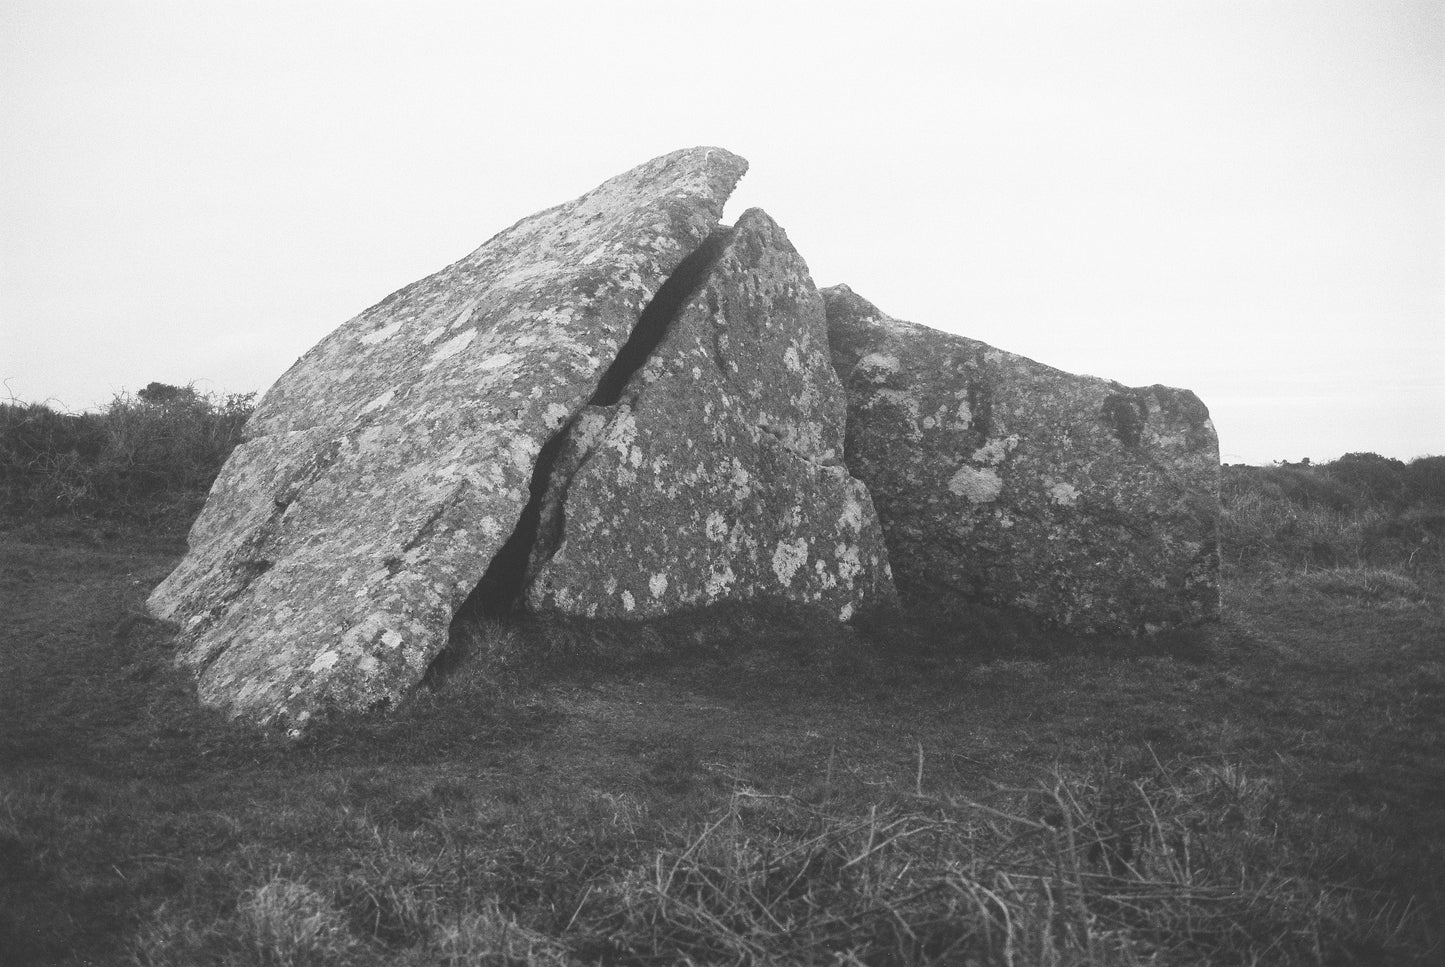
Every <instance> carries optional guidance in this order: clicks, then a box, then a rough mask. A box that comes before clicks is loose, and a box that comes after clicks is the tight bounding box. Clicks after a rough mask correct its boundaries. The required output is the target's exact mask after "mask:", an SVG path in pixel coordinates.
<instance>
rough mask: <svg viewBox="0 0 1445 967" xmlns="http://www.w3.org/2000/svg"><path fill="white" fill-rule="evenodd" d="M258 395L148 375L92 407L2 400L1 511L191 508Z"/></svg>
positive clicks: (125, 512) (130, 513) (160, 512)
mask: <svg viewBox="0 0 1445 967" xmlns="http://www.w3.org/2000/svg"><path fill="white" fill-rule="evenodd" d="M255 396H256V394H255V393H238V394H229V395H225V396H218V395H216V394H213V393H202V392H200V391H198V390H196V389H195V387H194V386H170V385H167V384H165V383H151V384H150V385H148V386H146V387H145V388H144V389H142V390H140V391H139V392H137V393H135V394H134V395H132V394H130V393H122V394H120V395H118V396H116V397H115V398H114V399H113V400H111V402H110V405H109V406H107V407H106V408H105V409H104V410H101V411H99V412H95V413H59V412H56V411H55V410H52V409H51V408H50V407H48V406H45V405H43V404H40V403H0V510H3V512H5V513H7V514H10V515H24V516H48V515H53V514H77V515H82V516H90V517H106V518H116V517H122V518H124V517H131V518H144V519H154V518H159V517H163V516H166V515H171V514H173V513H174V512H175V511H176V510H178V509H182V508H181V507H178V505H183V508H184V509H191V510H193V509H195V508H196V507H198V506H199V502H200V499H201V498H202V497H203V496H204V494H205V493H206V491H208V490H209V489H210V486H211V483H212V482H213V481H214V480H215V479H216V475H217V474H218V473H219V472H220V470H221V466H222V465H223V464H224V463H225V461H226V458H227V457H228V456H230V454H231V451H232V450H233V449H235V447H236V444H237V443H239V442H240V441H241V434H242V428H243V427H244V426H245V423H246V419H247V418H248V417H249V416H250V415H251V411H252V409H253V403H254V401H255Z"/></svg>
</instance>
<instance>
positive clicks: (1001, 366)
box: [824, 286, 1219, 634]
mask: <svg viewBox="0 0 1445 967" xmlns="http://www.w3.org/2000/svg"><path fill="white" fill-rule="evenodd" d="M824 297H825V300H826V303H827V315H828V326H829V336H830V340H831V343H832V352H833V361H834V365H835V366H836V367H837V369H838V372H839V373H840V374H841V375H842V377H843V383H844V386H845V388H846V390H847V394H848V433H847V444H846V461H847V465H848V468H849V470H851V471H852V473H853V474H854V475H855V476H857V477H858V478H859V479H861V480H862V481H863V482H864V483H866V484H867V485H868V488H869V490H870V491H871V492H872V495H873V500H874V503H875V505H876V507H877V509H878V514H879V517H880V518H881V519H882V521H883V527H884V530H885V531H886V533H887V535H888V548H889V555H890V559H891V562H892V565H893V570H894V573H895V575H896V577H897V580H898V586H899V589H900V590H901V591H902V592H904V593H905V594H909V593H914V594H949V593H952V594H964V595H967V596H969V597H972V598H975V599H980V600H984V601H988V602H992V603H996V604H1001V605H1007V606H1013V607H1019V608H1022V609H1025V610H1027V611H1029V612H1032V613H1034V614H1036V615H1039V616H1041V617H1043V618H1045V619H1046V620H1048V621H1050V622H1053V623H1056V624H1058V625H1062V626H1065V627H1067V628H1070V629H1074V630H1077V631H1081V632H1111V633H1119V632H1122V633H1127V634H1133V633H1140V632H1147V631H1152V630H1157V629H1160V628H1163V627H1168V626H1171V625H1178V624H1184V623H1190V622H1195V621H1200V620H1204V619H1207V618H1210V617H1212V616H1214V615H1215V614H1216V613H1217V611H1218V607H1219V585H1218V577H1219V573H1218V572H1219V555H1218V545H1217V528H1218V519H1219V447H1218V441H1217V439H1216V436H1215V433H1214V427H1213V425H1212V424H1211V423H1210V420H1209V411H1208V410H1207V409H1206V408H1205V406H1204V404H1203V403H1201V402H1200V401H1199V399H1198V397H1196V396H1195V395H1194V394H1193V393H1191V392H1189V391H1188V390H1178V389H1170V388H1168V387H1164V386H1150V387H1144V388H1132V389H1131V388H1129V387H1125V386H1122V385H1120V384H1118V383H1113V382H1109V381H1107V380H1103V379H1097V378H1094V377H1090V376H1075V375H1072V374H1069V373H1064V372H1061V371H1060V370H1057V369H1053V368H1051V367H1049V366H1044V365H1042V364H1040V363H1036V362H1034V361H1033V360H1030V359H1025V358H1024V357H1022V356H1015V355H1013V354H1011V353H1006V352H1003V351H1001V350H998V349H995V348H993V347H991V346H988V345H986V344H984V343H981V342H978V341H976V340H973V339H966V338H964V337H961V336H954V335H950V334H947V333H943V332H939V331H937V330H934V329H929V328H927V327H924V326H919V325H914V324H912V323H907V322H901V321H898V320H896V319H892V318H889V317H888V316H886V315H885V314H883V313H882V312H880V311H879V310H878V309H877V308H876V307H874V306H873V305H871V304H870V303H869V302H867V301H866V300H864V299H861V298H859V297H858V296H857V295H855V294H854V293H853V292H852V291H851V290H849V289H848V288H847V287H846V286H838V287H835V288H832V289H826V290H824Z"/></svg>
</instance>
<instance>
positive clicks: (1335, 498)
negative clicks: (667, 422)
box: [0, 383, 1445, 568]
mask: <svg viewBox="0 0 1445 967" xmlns="http://www.w3.org/2000/svg"><path fill="white" fill-rule="evenodd" d="M255 398H256V394H255V393H233V394H228V395H217V394H213V393H202V392H200V391H198V390H196V389H195V388H194V386H172V385H169V384H165V383H151V384H150V385H148V386H146V387H145V388H144V389H142V390H140V391H138V392H136V393H135V394H130V393H122V394H119V395H117V396H116V397H115V398H114V399H113V400H112V401H111V403H110V405H109V406H108V407H106V408H105V409H104V410H102V411H100V412H97V413H75V414H72V413H60V412H56V411H55V410H53V409H51V408H49V407H47V406H45V405H44V404H40V403H28V404H26V403H0V511H3V512H5V513H7V514H8V515H11V516H22V517H48V516H55V515H72V516H82V517H94V518H97V519H101V520H139V521H147V522H151V523H157V522H161V521H164V520H168V519H169V520H184V519H186V518H187V517H188V516H189V515H190V514H193V513H194V512H195V511H196V510H198V509H199V506H200V504H201V502H202V501H203V500H204V497H205V494H206V492H207V491H208V490H209V489H210V486H211V484H212V482H213V481H214V480H215V478H216V475H217V474H218V473H219V472H220V470H221V466H222V464H224V463H225V461H226V458H227V457H229V456H230V454H231V451H232V450H233V449H235V447H236V444H238V443H239V442H240V441H241V431H242V428H243V427H244V425H245V422H246V419H247V418H248V417H249V416H250V415H251V412H252V410H253V409H254V404H255ZM1221 497H1222V499H1223V502H1224V516H1223V521H1222V528H1221V534H1220V539H1221V540H1220V543H1221V546H1222V547H1223V549H1224V558H1225V563H1226V564H1228V565H1235V566H1245V567H1248V566H1254V565H1258V564H1262V563H1268V562H1273V563H1276V564H1281V565H1288V566H1291V567H1299V566H1304V567H1340V566H1393V565H1400V564H1406V565H1411V566H1416V567H1431V568H1434V567H1440V566H1442V565H1445V456H1430V457H1420V458H1418V459H1416V460H1413V461H1411V462H1409V463H1405V462H1403V461H1401V460H1396V459H1393V458H1390V457H1382V456H1380V455H1378V454H1375V453H1349V454H1346V455H1345V456H1343V457H1340V458H1339V459H1338V460H1334V461H1331V462H1329V463H1318V464H1311V463H1310V462H1309V461H1308V460H1306V461H1303V462H1300V463H1277V464H1274V465H1272V466H1266V467H1254V466H1244V465H1226V466H1225V467H1224V472H1223V481H1222V487H1221ZM178 512H179V513H178Z"/></svg>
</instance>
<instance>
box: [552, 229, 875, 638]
mask: <svg viewBox="0 0 1445 967" xmlns="http://www.w3.org/2000/svg"><path fill="white" fill-rule="evenodd" d="M597 402H598V403H599V405H596V406H594V407H591V408H589V410H588V411H587V412H586V413H585V414H584V416H583V417H582V419H581V420H579V422H578V423H577V425H576V426H575V427H574V429H573V431H572V433H571V435H570V438H569V444H568V452H567V454H566V455H565V456H563V457H562V458H561V459H559V461H558V466H559V479H558V482H557V483H556V484H555V486H554V493H553V495H552V499H551V501H550V505H549V508H548V511H547V516H548V517H549V518H551V519H552V521H553V523H552V525H551V527H550V528H546V529H550V531H551V538H550V540H549V541H545V542H543V545H542V546H539V548H538V557H539V560H537V561H536V562H535V563H534V568H535V570H536V571H537V572H538V573H537V576H536V578H535V580H534V581H533V583H532V585H531V587H530V588H529V589H528V592H527V596H528V599H529V602H530V604H531V605H532V606H533V607H534V608H537V609H539V610H540V609H551V610H559V611H563V612H568V613H573V614H582V615H588V616H594V617H598V616H604V617H647V616H655V615H662V614H667V613H671V612H676V611H679V610H684V609H687V608H693V607H701V606H705V605H709V604H713V603H716V602H719V601H724V600H747V599H750V598H756V597H770V598H775V599H786V600H790V601H794V602H799V603H805V604H810V605H816V606H819V607H821V608H825V609H827V610H828V611H830V612H831V613H833V614H835V615H836V616H838V617H839V618H842V619H847V618H848V617H850V616H851V615H852V614H853V613H854V612H855V611H856V610H858V609H861V608H865V607H869V606H874V605H879V604H885V603H891V602H892V601H893V600H894V590H893V583H892V577H891V574H890V572H889V569H888V556H887V549H886V546H885V544H884V540H883V532H882V528H881V527H880V525H879V523H878V518H877V515H876V513H875V511H874V509H873V502H872V500H871V498H870V497H869V494H868V490H867V488H866V487H864V486H863V485H862V484H861V483H859V482H858V481H857V480H855V479H854V478H853V477H852V476H850V475H849V474H848V472H847V470H846V469H845V468H844V467H843V466H842V462H841V461H842V450H843V432H842V431H843V424H844V419H845V413H846V403H845V400H844V396H843V387H842V385H841V383H840V382H839V380H838V376H837V374H836V372H835V371H834V370H833V367H832V362H831V358H830V356H829V351H828V335H827V324H826V319H825V316H824V310H823V300H822V297H821V295H820V294H819V293H818V290H817V288H816V287H815V286H814V284H813V281H812V278H811V276H810V275H809V273H808V268H807V265H806V264H805V263H804V262H803V260H802V258H801V257H799V255H798V253H797V251H796V250H795V249H794V248H793V246H792V244H791V243H790V242H789V241H788V238H787V235H786V234H785V233H784V232H783V230H782V229H781V228H780V227H779V226H778V225H777V224H776V223H775V222H774V221H773V220H772V219H771V218H769V217H768V215H767V214H766V213H764V212H762V211H761V210H759V209H752V210H750V211H748V212H746V213H745V214H744V215H743V216H742V218H741V219H740V220H739V221H738V224H737V227H736V229H735V230H734V231H733V233H732V234H731V236H730V237H729V238H728V239H727V247H726V249H725V250H724V251H723V252H722V253H721V254H720V257H719V258H718V260H717V262H716V264H715V265H714V266H713V267H712V269H711V272H710V274H709V275H708V277H707V281H706V283H705V284H704V285H703V286H702V288H701V289H700V291H698V292H697V294H696V295H695V296H694V297H693V298H692V299H691V301H690V302H689V303H688V304H687V306H686V308H685V309H684V310H683V311H682V313H681V316H680V317H679V318H678V319H677V321H676V322H674V323H673V324H672V326H671V327H670V328H669V329H668V331H667V335H666V338H665V339H664V340H663V342H662V343H661V344H660V345H659V346H658V347H657V348H656V350H655V351H654V352H653V353H652V354H651V356H650V358H649V359H648V361H647V363H646V365H645V366H644V367H643V368H642V369H640V370H639V371H638V372H637V373H636V374H635V375H634V376H633V377H632V379H631V380H630V381H629V382H628V383H627V385H626V386H625V387H624V388H623V389H622V391H621V393H620V394H619V395H618V397H617V398H616V399H615V400H612V399H607V400H598V401H597Z"/></svg>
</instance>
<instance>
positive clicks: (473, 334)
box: [150, 148, 746, 729]
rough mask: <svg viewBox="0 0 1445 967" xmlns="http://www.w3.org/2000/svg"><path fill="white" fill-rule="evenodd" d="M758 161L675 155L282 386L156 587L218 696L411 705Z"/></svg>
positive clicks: (334, 342)
mask: <svg viewBox="0 0 1445 967" xmlns="http://www.w3.org/2000/svg"><path fill="white" fill-rule="evenodd" d="M745 169H746V162H744V161H743V160H742V159H741V158H739V157H737V156H735V155H733V154H730V153H728V152H726V151H723V150H721V149H718V148H694V149H690V150H686V151H678V152H674V153H672V154H669V155H666V156H664V157H661V158H658V159H655V160H654V161H650V162H648V163H647V164H644V165H641V166H639V167H637V168H635V169H633V170H632V171H629V172H627V173H625V174H623V175H619V176H618V177H616V178H613V179H611V180H610V181H607V182H606V183H604V184H603V185H601V186H600V187H598V188H597V189H595V190H593V191H591V192H588V193H587V194H586V195H583V196H582V197H581V198H578V199H577V200H575V201H573V202H569V203H567V204H564V205H559V206H557V207H555V208H552V209H549V210H547V211H544V212H541V213H539V214H537V215H533V216H531V217H530V218H527V219H524V220H522V221H521V222H518V223H517V224H516V225H514V226H513V227H511V228H509V229H507V230H506V231H504V232H502V233H501V234H499V235H497V236H496V237H495V238H493V239H492V240H490V241H489V242H487V243H486V244H484V245H482V247H481V248H479V249H477V250H476V251H475V252H473V253H472V254H471V255H468V256H467V257H465V258H463V259H462V260H460V261H458V262H456V263H454V264H452V265H450V266H448V267H446V268H445V269H442V270H441V271H440V272H437V273H436V274H434V275H431V276H429V277H427V278H426V279H423V280H421V281H420V282H416V283H414V284H412V285H409V286H407V287H406V288H404V289H402V290H400V291H398V292H396V293H394V294H392V295H391V296H389V297H388V298H386V299H385V300H383V301H382V302H381V303H379V304H378V305H376V306H373V307H372V308H370V309H368V310H366V311H365V312H363V313H362V314H361V315H359V316H357V317H356V318H355V319H352V320H351V321H350V322H348V323H346V324H344V325H343V326H341V327H340V328H339V329H337V330H336V331H335V332H333V333H332V334H331V335H330V336H328V337H327V338H326V339H324V340H323V341H322V342H321V343H320V344H319V345H317V346H316V347H315V348H314V349H312V350H311V351H310V352H308V353H307V354H306V355H305V356H303V357H302V358H301V359H300V360H299V361H298V362H297V363H296V364H295V365H294V366H293V367H292V368H291V369H290V370H289V371H288V372H287V373H286V374H285V375H284V376H282V377H281V379H280V380H279V381H278V382H277V383H276V385H275V386H274V387H273V388H272V389H271V391H270V392H269V393H267V394H266V397H265V399H263V400H262V402H261V404H260V406H259V407H258V408H257V411H256V413H255V415H254V416H253V418H252V420H251V422H250V423H249V424H248V427H247V434H248V440H247V442H245V443H243V444H242V445H241V447H239V448H238V449H237V451H236V452H235V454H234V455H233V457H232V458H231V460H230V462H229V463H228V464H227V465H226V467H225V469H224V471H223V472H222V474H221V476H220V478H219V479H218V480H217V481H216V484H215V487H214V488H213V490H212V492H211V496H210V498H209V500H208V501H207V504H206V508H205V511H204V512H203V513H202V515H201V517H200V519H199V520H198V521H197V522H196V525H195V527H194V528H193V529H192V532H191V537H190V546H191V550H190V553H189V554H188V555H187V557H186V558H185V560H184V561H183V562H182V563H181V565H180V566H179V567H178V568H177V569H176V571H175V572H174V573H173V574H172V575H171V576H170V577H169V578H167V579H166V581H164V582H163V583H162V584H161V585H160V586H159V587H158V588H157V589H156V590H155V592H154V594H153V595H152V596H151V599H150V607H151V609H152V611H153V612H154V613H155V614H157V615H158V616H161V617H163V618H167V619H170V620H174V621H176V622H179V623H180V624H181V626H182V632H183V635H182V640H183V647H184V651H183V655H182V660H183V662H184V663H185V664H186V665H188V666H189V667H190V668H191V669H192V670H193V671H194V672H195V673H196V674H197V676H198V679H199V689H200V694H201V697H202V699H203V700H204V701H206V702H208V703H210V704H213V705H217V706H220V707H222V708H225V709H227V710H228V711H229V712H231V713H232V714H234V715H237V716H243V717H245V718H246V719H249V720H251V721H255V722H260V723H284V724H285V725H286V726H287V727H288V728H291V729H300V728H302V727H303V726H304V725H305V723H306V722H307V721H308V720H309V719H310V718H312V716H314V715H315V714H316V713H317V712H319V711H322V710H325V709H328V708H338V709H345V710H356V709H366V708H373V707H376V706H379V705H386V704H388V703H394V702H396V701H397V700H399V699H400V698H401V697H402V696H403V695H405V694H406V693H407V692H408V691H409V690H410V689H411V687H412V686H414V684H415V683H416V682H417V681H418V680H419V679H420V678H421V677H422V675H423V674H424V673H425V671H426V669H427V668H428V666H429V664H430V663H431V661H432V659H433V658H434V656H435V655H436V654H437V653H438V652H439V651H440V650H441V649H442V647H444V645H445V644H446V641H447V631H448V626H449V624H450V622H451V620H452V616H453V613H454V612H455V611H456V610H457V608H458V607H459V606H460V604H461V603H462V602H463V601H464V600H465V599H466V598H467V597H468V595H469V594H470V593H471V592H472V591H473V590H474V587H475V586H476V584H477V583H478V580H479V578H480V577H481V575H482V574H483V573H484V571H485V569H486V568H487V566H488V563H489V562H490V561H491V560H492V558H493V557H494V556H495V555H496V553H497V552H498V550H499V549H500V548H501V547H502V545H503V544H504V543H505V542H506V540H507V538H508V536H509V535H510V534H511V533H512V531H513V529H514V527H515V526H516V524H517V522H518V519H519V517H520V515H521V512H522V510H523V508H524V506H525V505H526V504H527V502H528V500H529V498H530V495H531V494H530V486H531V483H532V473H533V464H534V461H535V460H536V458H537V456H538V453H539V452H540V450H541V449H542V447H543V445H544V443H545V442H546V441H548V440H549V439H550V438H551V437H552V436H553V435H555V434H556V433H557V431H558V430H559V429H560V428H562V427H564V426H565V425H567V424H568V422H569V421H570V420H571V419H572V418H573V417H574V416H575V415H576V414H578V413H579V412H580V411H581V410H582V409H583V408H584V407H585V406H586V405H587V404H588V401H589V400H590V399H591V397H592V395H593V393H594V392H595V390H596V386H597V383H598V380H599V378H600V377H601V375H602V373H603V372H604V371H605V370H607V368H608V367H609V366H610V364H611V363H612V360H613V358H614V357H615V356H616V354H617V352H618V349H619V347H620V346H621V345H622V344H623V342H624V341H625V340H626V339H627V338H628V335H629V333H630V332H631V330H632V329H633V326H634V325H635V324H636V322H637V320H638V317H639V315H640V314H641V313H642V311H643V309H644V308H645V307H646V306H647V305H648V304H649V302H650V301H651V300H652V298H653V296H654V294H655V293H656V292H657V291H658V290H659V288H660V287H661V286H662V284H663V281H664V280H665V279H667V278H668V276H669V275H670V274H671V273H672V272H673V270H674V269H675V268H676V267H677V266H678V264H679V263H680V262H682V260H683V259H684V257H685V256H687V255H688V254H689V253H691V252H692V251H694V250H695V249H697V248H698V247H699V246H700V245H701V244H702V243H703V241H704V240H705V239H707V238H708V236H709V235H710V234H711V233H712V231H713V229H714V227H715V226H716V224H717V221H718V218H719V217H720V215H721V212H722V207H723V204H724V202H725V201H726V199H727V196H728V194H729V193H730V192H731V191H732V188H733V186H734V185H735V184H736V183H737V180H738V179H739V178H740V177H741V176H742V174H743V172H744V170H745Z"/></svg>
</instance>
